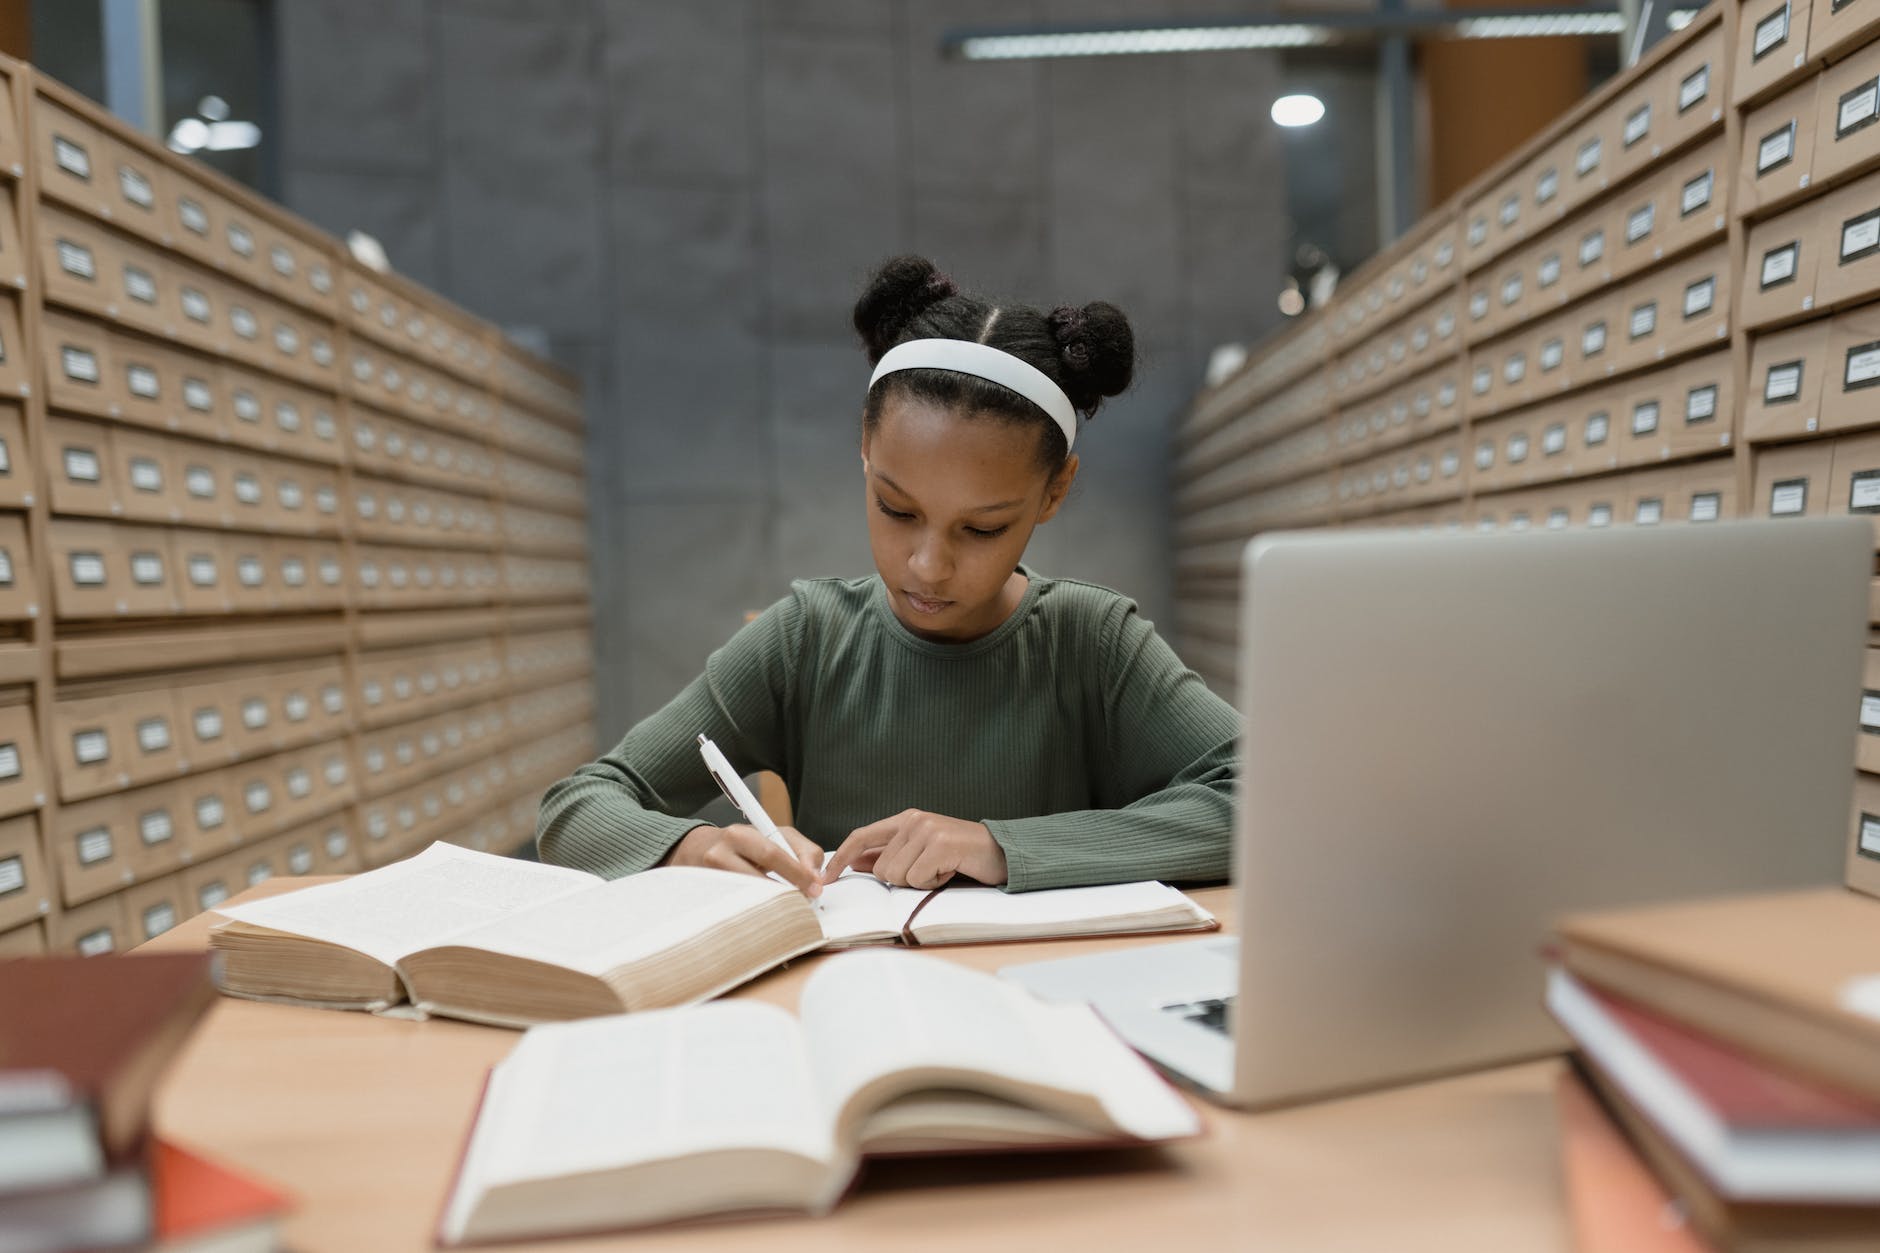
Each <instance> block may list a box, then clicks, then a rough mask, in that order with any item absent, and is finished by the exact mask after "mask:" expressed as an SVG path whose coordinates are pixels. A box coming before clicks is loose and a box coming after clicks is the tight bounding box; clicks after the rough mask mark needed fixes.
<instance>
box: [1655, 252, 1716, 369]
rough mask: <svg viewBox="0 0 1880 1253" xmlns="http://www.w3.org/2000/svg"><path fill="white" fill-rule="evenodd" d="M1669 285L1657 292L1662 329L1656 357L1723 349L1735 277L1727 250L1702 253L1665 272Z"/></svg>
mask: <svg viewBox="0 0 1880 1253" xmlns="http://www.w3.org/2000/svg"><path fill="white" fill-rule="evenodd" d="M1667 277H1668V279H1669V283H1668V285H1667V286H1666V287H1664V288H1661V289H1660V298H1661V299H1662V300H1663V301H1664V310H1665V315H1666V316H1665V326H1664V328H1663V332H1662V337H1661V340H1660V342H1659V345H1658V355H1659V356H1660V357H1661V358H1662V357H1664V356H1666V355H1668V354H1675V353H1681V352H1687V351H1690V350H1691V349H1695V348H1705V347H1710V346H1712V345H1714V346H1716V347H1723V346H1725V345H1726V344H1727V343H1728V342H1729V338H1730V283H1731V280H1732V279H1733V278H1734V277H1735V276H1734V274H1733V272H1732V269H1731V266H1730V258H1729V252H1728V249H1726V248H1724V247H1723V246H1721V245H1720V246H1718V247H1715V248H1710V249H1706V250H1705V251H1703V252H1701V253H1698V254H1697V255H1696V256H1694V257H1692V258H1691V259H1690V260H1688V261H1684V262H1680V263H1678V264H1677V265H1675V266H1673V267H1672V268H1671V269H1670V270H1669V271H1668V272H1667Z"/></svg>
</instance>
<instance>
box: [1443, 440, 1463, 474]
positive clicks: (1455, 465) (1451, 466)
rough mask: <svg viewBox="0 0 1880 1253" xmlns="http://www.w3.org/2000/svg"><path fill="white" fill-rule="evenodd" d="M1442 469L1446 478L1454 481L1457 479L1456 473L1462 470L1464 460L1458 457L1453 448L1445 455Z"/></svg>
mask: <svg viewBox="0 0 1880 1253" xmlns="http://www.w3.org/2000/svg"><path fill="white" fill-rule="evenodd" d="M1440 468H1441V469H1442V472H1443V477H1444V478H1446V479H1453V478H1455V477H1456V472H1457V471H1458V470H1460V469H1462V458H1461V457H1460V456H1458V455H1457V453H1456V451H1455V449H1453V448H1452V449H1449V450H1448V451H1446V452H1444V453H1443V459H1442V462H1441V466H1440Z"/></svg>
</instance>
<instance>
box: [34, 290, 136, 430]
mask: <svg viewBox="0 0 1880 1253" xmlns="http://www.w3.org/2000/svg"><path fill="white" fill-rule="evenodd" d="M12 342H13V343H16V344H17V343H19V342H20V340H19V336H18V335H17V334H15V335H14V337H13V340H12ZM39 345H40V352H41V353H42V354H43V355H44V357H45V361H46V390H47V394H48V399H49V400H50V402H51V404H52V405H53V407H54V408H58V409H67V410H73V411H76V412H79V413H93V414H99V415H102V416H112V414H113V412H114V410H115V409H116V408H118V407H120V403H121V394H120V392H119V390H118V381H117V377H116V371H115V370H113V368H112V361H111V351H110V346H109V345H110V336H109V333H108V332H107V331H106V330H105V328H104V327H103V326H101V325H99V324H98V323H95V322H86V321H84V320H83V319H81V318H74V317H69V316H67V315H64V314H58V313H53V312H51V311H50V310H48V311H47V312H46V313H44V314H43V315H42V316H41V319H40V333H39Z"/></svg>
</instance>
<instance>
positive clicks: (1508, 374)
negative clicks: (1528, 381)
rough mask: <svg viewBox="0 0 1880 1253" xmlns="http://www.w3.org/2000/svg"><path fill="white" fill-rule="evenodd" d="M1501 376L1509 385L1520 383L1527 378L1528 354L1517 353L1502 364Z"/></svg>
mask: <svg viewBox="0 0 1880 1253" xmlns="http://www.w3.org/2000/svg"><path fill="white" fill-rule="evenodd" d="M1501 376H1502V378H1504V379H1506V380H1507V381H1508V382H1509V383H1519V382H1520V381H1521V380H1522V379H1524V378H1526V377H1527V354H1526V353H1524V352H1517V353H1515V354H1514V355H1513V356H1511V357H1509V358H1508V360H1507V361H1505V362H1503V363H1502V367H1501Z"/></svg>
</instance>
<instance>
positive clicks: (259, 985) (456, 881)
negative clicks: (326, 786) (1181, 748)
mask: <svg viewBox="0 0 1880 1253" xmlns="http://www.w3.org/2000/svg"><path fill="white" fill-rule="evenodd" d="M824 896H825V897H826V898H827V899H826V903H825V904H824V906H823V907H821V908H817V907H814V906H812V905H811V904H810V903H809V902H808V900H806V899H805V898H804V897H803V896H802V894H801V893H799V892H797V891H796V889H794V888H791V887H788V886H786V885H783V884H780V883H777V882H775V881H773V880H770V879H760V878H756V877H754V876H750V875H736V874H730V873H727V872H725V871H719V870H697V869H692V868H688V867H676V866H668V867H661V868H659V869H655V870H648V871H645V872H643V873H641V874H636V875H628V876H627V877H625V878H623V879H614V880H611V881H610V880H606V879H602V878H600V877H598V876H596V875H591V874H587V873H585V872H583V871H579V870H569V869H567V868H565V867H560V866H544V865H541V864H539V863H537V862H528V861H518V860H516V859H514V858H509V857H497V856H493V855H491V854H489V853H478V852H473V851H471V850H469V849H464V848H458V847H456V846H455V845H451V844H433V845H432V846H431V847H430V848H428V849H426V850H425V851H424V852H422V853H419V854H418V855H416V856H415V857H411V858H407V859H406V860H404V861H400V862H393V863H392V864H391V865H389V866H384V867H381V868H380V869H378V870H374V871H371V872H369V873H366V874H361V875H355V876H353V877H352V878H349V879H347V880H345V881H343V882H340V883H329V884H322V885H320V886H318V887H311V888H303V889H302V890H300V891H298V892H287V893H283V894H281V895H280V896H272V897H268V898H266V899H263V900H259V901H252V902H249V903H246V904H242V905H229V906H224V907H222V908H221V909H220V910H218V912H219V913H221V914H223V915H225V916H226V917H227V918H229V919H230V921H228V922H226V923H223V924H221V925H220V926H217V927H215V928H214V929H212V930H211V931H210V932H209V943H210V946H211V947H212V948H214V949H215V950H216V951H218V952H220V953H222V954H223V966H222V975H221V986H222V990H223V991H225V992H229V993H232V994H234V995H237V996H246V997H252V998H255V999H260V1000H283V1001H289V1002H291V1003H294V1004H302V1005H318V1006H324V1007H327V1008H333V1009H369V1010H384V1009H388V1008H390V1007H391V1006H394V1005H396V1004H398V1003H399V1002H401V1001H404V1000H406V999H407V998H408V999H409V1000H410V1001H411V1002H412V1003H413V1004H414V1005H416V1006H417V1008H418V1009H419V1010H421V1011H424V1012H427V1013H433V1014H442V1015H446V1016H449V1017H454V1018H467V1019H469V1020H471V1021H474V1022H486V1023H491V1024H494V1025H497V1026H527V1025H529V1024H531V1023H537V1022H554V1021H560V1020H563V1019H570V1018H586V1017H591V1016H593V1015H595V1014H613V1013H619V1012H621V1011H623V1010H634V1009H657V1008H662V1007H665V1006H671V1005H684V1004H690V1003H692V1002H695V1001H702V1000H706V999H709V998H710V997H712V996H716V995H717V994H718V993H720V992H723V991H725V990H726V989H728V988H732V987H735V986H737V985H738V984H740V983H743V982H745V981H746V980H748V979H751V978H753V977H755V976H756V975H758V974H761V973H763V972H764V971H766V970H769V969H770V968H771V967H773V966H776V965H778V964H780V963H782V962H785V961H788V960H789V959H790V958H792V957H795V956H797V955H798V954H800V953H806V952H809V951H811V950H813V949H819V948H823V947H840V946H848V945H854V944H869V943H893V942H895V941H896V940H898V939H902V938H904V937H905V938H907V939H908V940H910V941H911V942H915V943H935V942H939V943H958V942H966V941H973V940H992V939H1026V938H1033V937H1036V936H1040V935H1096V934H1107V933H1111V932H1116V931H1150V930H1189V929H1205V928H1210V927H1213V926H1214V925H1216V924H1215V922H1214V919H1213V917H1212V915H1210V914H1209V913H1208V912H1207V911H1206V910H1204V909H1202V908H1201V907H1200V906H1198V905H1196V904H1195V903H1194V902H1193V901H1191V900H1189V899H1188V898H1187V897H1186V896H1183V895H1182V894H1181V893H1180V892H1177V891H1175V890H1174V889H1173V888H1170V887H1167V886H1165V885H1163V884H1160V883H1140V884H1125V885H1120V886H1117V887H1101V888H1075V889H1065V890H1061V891H1046V892H1033V893H1028V894H1025V895H1010V894H1007V893H1004V892H1001V891H999V890H998V889H996V888H955V889H948V890H944V891H941V892H938V893H927V892H914V891H911V890H909V889H905V888H889V887H887V886H886V885H884V884H882V883H880V882H878V881H877V880H875V879H874V878H873V877H871V876H844V877H843V878H842V879H841V880H838V881H837V882H836V883H833V884H830V885H829V887H828V888H827V889H825V892H824ZM930 896H931V897H932V898H933V899H932V902H931V903H930V904H928V905H927V907H926V908H924V909H921V908H919V906H920V904H921V902H922V901H923V900H926V899H927V898H928V897H930ZM917 909H918V911H919V912H918V917H914V915H915V912H916V910H917ZM910 918H912V922H911V923H910V921H909V919H910Z"/></svg>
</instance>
